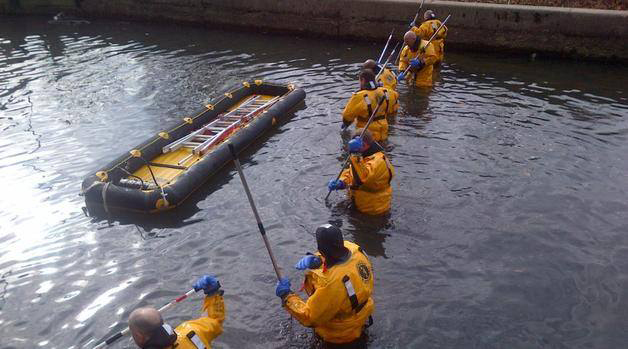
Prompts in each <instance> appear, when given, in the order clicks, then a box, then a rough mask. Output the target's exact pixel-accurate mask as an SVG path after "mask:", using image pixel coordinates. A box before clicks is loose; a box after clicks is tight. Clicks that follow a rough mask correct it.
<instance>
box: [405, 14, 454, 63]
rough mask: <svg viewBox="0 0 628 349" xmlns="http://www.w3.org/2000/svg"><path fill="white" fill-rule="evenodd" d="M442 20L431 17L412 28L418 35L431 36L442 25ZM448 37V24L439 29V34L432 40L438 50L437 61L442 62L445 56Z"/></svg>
mask: <svg viewBox="0 0 628 349" xmlns="http://www.w3.org/2000/svg"><path fill="white" fill-rule="evenodd" d="M441 24H442V23H441V21H439V20H438V19H430V20H429V21H425V22H423V23H421V25H420V26H418V27H412V29H410V30H412V31H413V32H414V33H415V34H416V35H417V36H419V37H422V38H428V39H429V38H431V37H432V35H434V33H435V32H436V30H437V29H438V28H439V27H440V26H441ZM446 37H447V26H446V25H445V26H443V27H442V28H441V29H440V30H439V31H438V35H436V37H435V38H434V40H432V44H434V50H435V51H436V56H437V57H438V59H437V62H442V60H443V58H444V57H445V38H446Z"/></svg>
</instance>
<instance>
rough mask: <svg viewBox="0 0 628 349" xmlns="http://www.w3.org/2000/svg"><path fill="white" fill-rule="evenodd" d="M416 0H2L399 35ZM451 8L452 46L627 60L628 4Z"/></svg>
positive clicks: (0, 5) (447, 6)
mask: <svg viewBox="0 0 628 349" xmlns="http://www.w3.org/2000/svg"><path fill="white" fill-rule="evenodd" d="M418 4H419V1H417V0H412V1H410V0H0V14H2V13H4V14H9V13H15V14H19V13H28V14H41V13H48V14H52V13H55V12H57V11H61V10H64V11H66V12H76V13H77V14H78V15H81V16H84V17H113V18H126V19H133V20H159V21H164V20H166V21H176V22H187V23H192V24H201V25H207V26H214V27H241V28H245V29H248V30H260V29H262V30H270V31H277V32H282V33H302V34H308V35H323V36H331V37H339V38H357V39H363V40H371V39H378V40H385V39H386V38H387V37H388V34H389V33H390V30H391V29H392V28H395V30H396V33H397V35H396V36H397V38H398V39H400V38H401V36H402V33H403V32H404V31H405V30H406V29H407V25H408V23H409V22H410V20H411V19H412V18H413V17H414V14H415V13H416V11H417V9H418ZM427 8H429V9H433V10H435V11H436V13H437V14H439V15H440V17H441V18H444V17H445V16H446V15H447V14H449V13H451V14H452V18H451V19H450V21H449V23H448V27H449V29H450V31H449V36H448V38H447V44H448V47H450V48H454V49H467V50H508V51H522V52H537V53H541V54H543V53H545V54H552V55H560V56H568V57H584V58H592V59H609V60H619V61H628V11H609V10H587V9H569V8H552V7H535V6H516V5H494V4H480V3H460V2H451V1H433V0H432V1H430V0H426V1H425V5H424V8H423V9H424V10H425V9H427Z"/></svg>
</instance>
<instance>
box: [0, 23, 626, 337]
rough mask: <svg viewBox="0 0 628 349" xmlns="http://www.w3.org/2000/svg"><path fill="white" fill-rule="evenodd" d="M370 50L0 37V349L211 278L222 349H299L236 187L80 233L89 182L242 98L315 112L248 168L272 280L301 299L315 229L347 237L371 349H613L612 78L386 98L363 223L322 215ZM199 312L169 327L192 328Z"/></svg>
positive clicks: (581, 69)
mask: <svg viewBox="0 0 628 349" xmlns="http://www.w3.org/2000/svg"><path fill="white" fill-rule="evenodd" d="M381 44H383V43H378V44H377V45H367V44H361V43H351V42H337V41H327V40H317V39H308V38H293V37H288V36H286V37H280V36H267V35H262V34H260V35H256V34H245V33H233V32H220V31H209V30H206V29H198V28H184V27H177V26H170V25H154V24H153V25H143V24H131V23H125V22H116V21H98V22H94V23H92V24H89V25H80V26H67V25H52V24H48V23H47V19H41V18H31V19H25V18H19V19H15V18H11V19H6V18H3V19H2V20H1V21H0V130H1V131H0V132H1V133H0V134H1V137H0V178H1V180H0V193H1V195H2V198H1V199H0V210H1V211H0V338H2V339H1V340H0V342H1V343H2V344H1V347H2V348H34V347H37V346H41V347H46V348H68V347H71V348H79V347H83V346H86V347H91V346H92V345H93V344H94V343H95V341H100V340H101V339H103V338H105V337H108V336H109V335H111V334H112V333H114V332H115V331H118V330H120V329H122V328H123V327H124V326H125V321H126V318H127V316H128V314H129V312H130V311H131V310H132V309H134V308H135V307H137V306H140V305H147V304H150V305H157V306H158V305H161V304H163V303H164V302H166V301H168V300H170V299H171V298H172V297H174V296H177V295H179V294H181V293H183V292H185V291H187V290H188V289H189V285H191V283H192V282H193V281H194V280H195V278H196V277H198V276H199V275H201V274H204V273H213V274H216V275H218V276H219V278H220V280H221V283H222V284H223V287H224V289H225V291H226V304H227V308H228V316H227V320H226V321H225V332H224V334H223V335H222V336H221V337H219V339H218V340H217V341H216V342H215V344H216V347H218V348H271V347H276V348H288V347H297V348H298V347H306V346H307V345H308V343H309V342H310V335H309V331H307V330H305V329H303V328H302V327H301V326H300V325H298V323H297V322H296V321H292V320H290V318H289V316H288V315H287V313H285V312H284V311H282V309H281V308H280V305H279V304H280V302H279V300H278V299H277V298H276V297H275V295H274V282H275V281H274V274H273V271H272V268H271V265H270V263H269V261H268V256H267V254H266V251H265V250H264V248H263V244H262V242H261V239H260V236H259V233H258V232H257V230H256V226H255V223H254V219H253V216H252V213H251V212H250V209H249V207H248V203H247V201H246V198H245V196H244V193H243V190H242V185H241V183H240V180H239V179H238V178H237V177H236V176H234V174H235V172H234V170H233V168H232V167H228V168H226V169H225V170H223V171H222V172H221V174H220V178H217V179H216V180H214V181H212V182H210V183H209V184H208V185H207V186H206V187H205V188H204V189H203V190H202V192H200V193H198V194H197V195H194V196H193V197H192V199H191V200H189V202H188V203H187V204H186V205H185V206H184V207H182V208H181V209H180V210H177V211H176V212H174V213H171V214H167V215H164V216H159V217H157V216H155V217H151V218H148V219H123V220H122V221H120V220H115V221H112V222H107V221H103V220H92V219H90V218H87V217H86V216H84V215H83V213H82V211H81V207H82V206H83V199H82V198H81V197H79V196H78V194H79V190H80V183H81V180H82V178H83V177H84V176H85V175H86V174H87V173H88V172H89V171H92V170H94V169H96V168H97V167H99V166H100V165H103V164H105V163H106V162H108V161H110V160H111V159H113V158H114V157H116V156H118V155H119V154H121V153H123V152H126V151H127V150H128V149H130V148H131V147H132V146H133V145H135V144H138V143H140V142H141V141H143V140H144V139H145V138H146V137H148V135H152V134H154V133H155V132H157V131H159V130H161V129H162V125H164V124H169V123H171V122H172V120H176V119H179V118H181V117H183V116H187V115H188V113H189V112H191V111H193V110H195V109H197V108H198V106H199V105H201V104H202V103H204V102H206V101H208V100H210V99H211V97H213V96H215V95H216V94H217V93H220V92H221V91H223V90H224V89H226V88H228V87H229V86H231V85H233V84H237V83H239V82H241V81H243V80H245V79H248V78H250V77H259V78H264V79H267V80H277V81H281V82H296V83H297V84H298V85H300V86H302V87H304V88H305V89H306V91H307V93H308V95H307V99H306V108H305V109H302V110H299V111H297V112H296V113H295V115H294V118H293V119H292V120H291V121H290V122H288V123H286V124H284V125H281V126H280V127H279V128H278V129H277V130H276V131H275V132H272V133H270V134H269V135H268V136H267V137H265V138H263V139H262V140H261V141H259V142H258V143H256V144H255V145H254V146H253V147H252V148H251V149H250V150H249V151H248V152H247V153H246V154H245V155H244V156H243V159H242V161H243V164H244V168H245V172H246V174H247V176H248V181H249V183H250V184H251V186H252V189H253V192H254V195H255V198H256V200H257V204H258V208H259V209H260V214H261V216H262V219H263V221H264V223H265V225H266V226H267V229H268V234H269V237H270V239H271V242H272V245H273V246H274V249H275V254H276V255H277V258H278V262H279V264H280V265H282V266H284V268H285V271H286V273H287V274H288V275H289V276H290V277H291V278H292V280H293V284H294V285H297V284H299V283H300V274H299V273H298V272H296V271H295V270H293V269H292V266H293V265H294V263H295V262H296V261H297V260H298V259H299V258H300V256H301V255H302V254H303V253H305V252H307V251H311V250H312V249H314V248H315V241H314V238H313V235H312V232H313V230H314V229H315V227H316V226H318V225H319V224H321V223H324V222H327V221H333V222H336V223H339V224H342V227H343V229H344V231H345V235H346V237H347V238H349V239H351V240H354V241H356V242H358V243H359V244H361V245H362V246H363V247H364V248H365V250H366V251H367V253H368V254H370V255H371V256H372V262H373V264H374V269H375V272H376V275H375V276H376V290H375V301H376V304H377V310H376V314H375V324H374V326H373V327H372V328H371V331H370V333H371V347H372V348H540V347H545V348H620V347H625V344H626V343H627V342H628V332H626V328H628V316H627V315H626V314H628V95H627V92H626V86H628V69H626V68H624V67H617V66H605V65H599V64H586V63H577V62H564V61H560V62H543V61H536V62H531V61H528V60H526V59H521V58H515V57H502V56H480V55H472V54H464V55H463V54H453V53H451V54H449V55H448V56H447V58H446V59H447V62H446V64H445V65H444V66H443V68H442V71H441V74H440V75H441V76H440V79H441V81H440V83H439V84H438V85H437V86H436V87H435V88H434V89H433V91H432V92H431V93H425V92H415V91H409V90H408V89H407V88H406V87H405V86H404V87H401V88H400V93H401V95H402V97H401V110H400V113H399V116H398V117H397V118H396V120H395V121H394V122H393V124H392V126H391V131H390V134H391V136H390V147H391V150H390V157H391V159H392V162H393V164H394V165H395V167H396V169H397V177H396V179H395V180H394V182H393V186H394V199H393V208H392V212H391V215H390V217H389V218H385V219H381V218H377V219H374V218H367V217H364V216H361V215H359V214H356V213H354V212H351V211H349V210H347V208H346V201H343V196H342V195H340V194H332V195H333V196H332V200H333V201H334V205H333V206H332V207H331V208H328V207H326V206H325V204H324V202H323V199H322V198H323V197H324V195H325V194H326V188H325V183H326V182H327V180H328V179H330V178H332V177H333V176H334V175H335V174H336V173H337V171H338V168H339V166H340V161H341V160H340V157H339V152H340V151H341V148H342V140H341V137H340V134H339V128H340V111H341V109H342V107H343V106H344V103H345V101H346V99H347V98H348V96H349V95H350V93H351V92H352V91H354V90H355V89H356V87H357V84H356V81H355V80H356V79H355V77H356V74H357V72H358V66H357V65H356V63H357V62H361V61H363V60H364V59H365V58H367V57H375V56H376V55H377V54H378V53H379V50H380V49H381V46H380V45H381ZM200 299H201V297H198V296H197V297H196V298H194V299H192V300H189V301H186V302H185V303H182V304H180V305H179V306H177V307H176V308H174V309H172V310H171V311H170V312H168V314H167V315H166V319H167V321H169V322H170V323H171V324H174V325H176V324H178V323H179V322H180V321H182V320H185V319H188V318H190V317H193V316H198V315H199V314H200V312H199V307H200V305H199V304H200ZM115 347H118V348H121V347H132V345H131V342H130V341H129V340H128V339H124V340H122V341H120V343H118V344H116V346H115Z"/></svg>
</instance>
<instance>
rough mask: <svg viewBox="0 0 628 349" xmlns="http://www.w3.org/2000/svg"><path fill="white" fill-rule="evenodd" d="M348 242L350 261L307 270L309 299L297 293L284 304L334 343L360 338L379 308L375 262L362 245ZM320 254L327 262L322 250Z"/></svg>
mask: <svg viewBox="0 0 628 349" xmlns="http://www.w3.org/2000/svg"><path fill="white" fill-rule="evenodd" d="M344 245H345V247H346V248H347V249H349V252H350V253H351V257H350V258H349V259H348V260H347V261H345V262H343V263H340V264H336V265H334V266H332V267H331V268H329V269H326V268H325V267H320V268H318V269H311V270H307V271H306V272H305V281H304V284H303V288H304V289H305V291H306V292H307V294H308V295H309V296H310V297H309V298H308V300H307V302H304V301H303V300H302V299H301V297H299V296H298V295H296V294H295V293H290V294H288V296H286V298H285V300H284V307H285V308H286V310H287V311H288V312H289V313H290V314H292V316H294V317H295V318H296V319H297V320H298V321H299V322H300V323H301V324H302V325H303V326H308V327H314V331H316V333H317V334H318V335H319V336H321V337H322V338H323V340H325V341H326V342H330V343H349V342H351V341H354V340H356V339H358V338H359V337H360V336H361V335H362V330H363V329H364V326H365V325H366V321H367V319H368V318H369V316H370V315H371V314H372V313H373V311H374V310H375V303H374V302H373V298H372V297H371V294H372V293H373V267H372V266H371V262H369V260H368V258H367V257H366V255H365V254H364V253H363V252H362V249H361V248H360V247H359V246H358V245H356V244H354V243H352V242H349V241H346V240H345V242H344ZM317 255H318V256H319V257H320V258H321V259H322V260H323V261H324V257H322V256H321V255H320V253H317ZM347 280H348V281H347ZM349 285H350V286H349ZM350 289H352V290H353V294H351V295H350V294H349V292H352V291H351V290H350Z"/></svg>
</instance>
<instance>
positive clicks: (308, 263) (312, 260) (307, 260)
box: [294, 255, 323, 270]
mask: <svg viewBox="0 0 628 349" xmlns="http://www.w3.org/2000/svg"><path fill="white" fill-rule="evenodd" d="M321 264H323V262H322V261H321V259H320V258H318V257H317V256H314V255H307V256H305V257H303V258H301V260H300V261H299V262H297V264H295V266H294V267H295V268H296V269H297V270H306V269H317V268H318V267H320V266H321Z"/></svg>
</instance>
